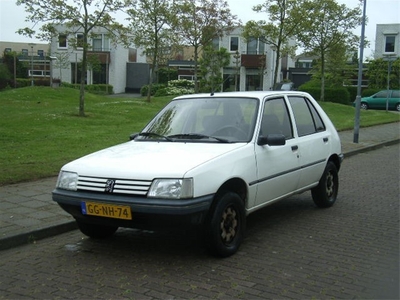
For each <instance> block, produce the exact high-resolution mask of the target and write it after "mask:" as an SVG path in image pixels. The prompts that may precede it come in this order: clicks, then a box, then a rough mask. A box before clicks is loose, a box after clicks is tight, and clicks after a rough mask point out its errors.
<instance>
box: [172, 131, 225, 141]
mask: <svg viewBox="0 0 400 300" xmlns="http://www.w3.org/2000/svg"><path fill="white" fill-rule="evenodd" d="M168 137H169V138H174V139H214V140H217V141H218V142H221V143H230V141H229V140H227V139H222V138H219V137H216V136H209V135H205V134H201V133H179V134H174V135H169V136H168Z"/></svg>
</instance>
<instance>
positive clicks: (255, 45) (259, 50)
mask: <svg viewBox="0 0 400 300" xmlns="http://www.w3.org/2000/svg"><path fill="white" fill-rule="evenodd" d="M264 50H265V44H264V43H263V42H262V41H260V40H259V39H255V38H250V39H249V41H248V42H247V54H263V53H264Z"/></svg>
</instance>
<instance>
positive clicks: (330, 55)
mask: <svg viewBox="0 0 400 300" xmlns="http://www.w3.org/2000/svg"><path fill="white" fill-rule="evenodd" d="M321 63H322V61H321V60H320V59H317V60H315V62H314V63H313V70H312V71H311V73H312V80H313V81H314V83H315V85H316V86H321V77H322V76H321ZM357 68H358V65H357V64H355V63H353V61H352V53H350V52H349V51H348V48H347V46H346V45H345V44H343V43H338V44H336V45H335V46H333V47H332V48H331V49H329V50H328V51H327V52H326V53H325V87H332V88H333V87H343V84H348V83H349V78H351V77H354V75H356V70H357Z"/></svg>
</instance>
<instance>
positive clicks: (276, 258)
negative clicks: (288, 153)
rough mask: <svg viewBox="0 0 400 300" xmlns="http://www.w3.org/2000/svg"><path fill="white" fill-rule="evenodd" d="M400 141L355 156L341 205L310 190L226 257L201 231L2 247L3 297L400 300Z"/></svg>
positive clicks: (275, 211) (344, 173)
mask: <svg viewBox="0 0 400 300" xmlns="http://www.w3.org/2000/svg"><path fill="white" fill-rule="evenodd" d="M399 148H400V147H399V144H396V145H394V146H388V147H384V148H381V149H379V150H375V151H370V152H367V153H362V154H358V155H355V156H352V157H350V158H348V159H347V160H345V161H344V164H343V167H342V169H341V170H340V173H339V175H340V191H339V199H338V201H337V203H336V204H335V205H334V206H333V207H331V208H329V209H318V208H316V207H315V206H314V204H313V202H312V200H311V195H310V193H309V192H307V193H303V194H301V195H297V196H294V197H291V198H290V199H287V200H285V201H282V202H279V203H276V204H274V205H272V206H269V207H267V208H266V209H263V210H262V211H259V212H256V213H254V214H252V215H250V216H249V218H248V228H247V234H246V239H245V241H244V243H243V245H242V246H241V248H240V250H239V252H238V253H237V254H236V255H234V256H232V257H229V258H226V259H217V258H214V257H211V256H209V255H208V254H207V252H206V251H205V249H204V247H203V245H202V243H201V239H199V238H198V237H197V236H196V234H195V233H193V232H186V233H181V234H176V233H171V232H170V233H152V232H143V231H132V230H119V231H118V232H117V234H116V235H115V237H113V238H112V239H109V240H103V241H96V240H91V239H88V238H86V237H84V236H83V235H82V234H81V233H79V232H78V231H72V232H69V233H66V234H63V235H59V236H56V237H53V238H48V239H44V240H40V241H38V242H36V243H34V242H33V243H32V244H30V245H26V246H21V247H17V248H13V249H9V250H4V251H1V252H0V299H26V298H35V299H49V298H51V299H55V298H61V299H64V298H74V299H95V298H103V299H104V298H106V299H214V298H216V299H332V298H336V299H399V194H400V192H399V179H400V174H399V170H400V157H399V153H400V152H399V150H400V149H399Z"/></svg>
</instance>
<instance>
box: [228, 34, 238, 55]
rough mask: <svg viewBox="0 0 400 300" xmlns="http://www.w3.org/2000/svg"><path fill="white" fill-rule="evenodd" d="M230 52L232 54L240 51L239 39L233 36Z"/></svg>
mask: <svg viewBox="0 0 400 300" xmlns="http://www.w3.org/2000/svg"><path fill="white" fill-rule="evenodd" d="M229 50H230V51H231V52H235V51H238V50H239V37H237V36H231V41H230V48H229Z"/></svg>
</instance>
